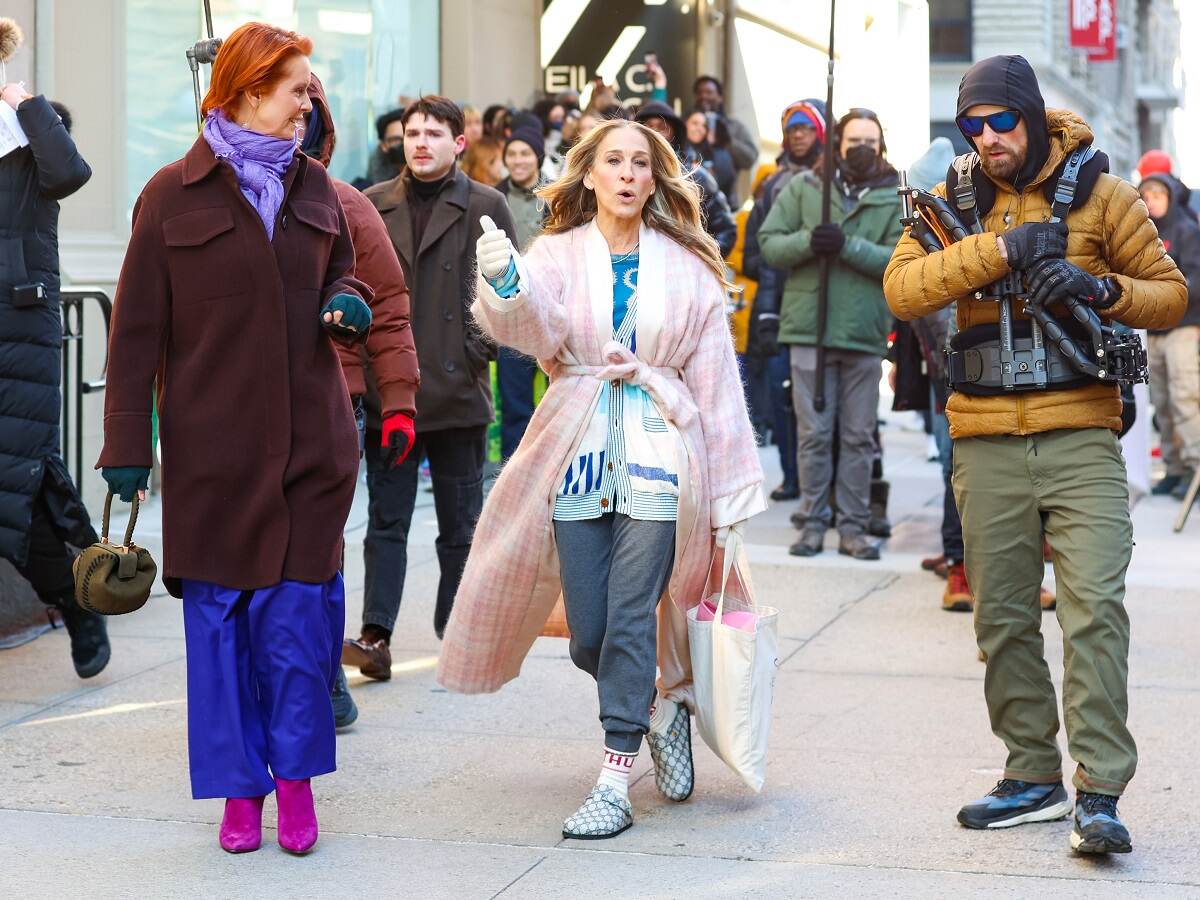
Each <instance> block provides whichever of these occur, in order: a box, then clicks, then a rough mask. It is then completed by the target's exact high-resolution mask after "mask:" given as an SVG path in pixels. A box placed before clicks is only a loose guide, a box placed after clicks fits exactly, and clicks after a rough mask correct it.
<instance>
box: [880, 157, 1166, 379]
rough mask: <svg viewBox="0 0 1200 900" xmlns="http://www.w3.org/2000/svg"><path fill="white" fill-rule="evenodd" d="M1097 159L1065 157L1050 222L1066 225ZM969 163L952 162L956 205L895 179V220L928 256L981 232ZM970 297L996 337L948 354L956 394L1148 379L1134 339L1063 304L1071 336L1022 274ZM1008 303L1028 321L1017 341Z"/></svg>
mask: <svg viewBox="0 0 1200 900" xmlns="http://www.w3.org/2000/svg"><path fill="white" fill-rule="evenodd" d="M1094 152H1095V151H1094V150H1093V149H1092V148H1091V147H1087V148H1082V149H1079V150H1076V151H1075V152H1073V153H1072V154H1071V156H1070V157H1069V158H1068V161H1067V165H1066V167H1065V168H1064V171H1063V175H1062V177H1061V178H1060V179H1059V182H1058V185H1057V187H1056V189H1055V196H1054V204H1053V215H1052V217H1051V219H1050V221H1052V222H1059V221H1062V220H1063V218H1065V216H1066V214H1067V212H1068V211H1069V210H1070V208H1071V202H1072V200H1074V197H1075V189H1076V187H1077V185H1078V182H1077V177H1078V174H1079V169H1080V168H1081V166H1082V165H1083V163H1085V162H1086V161H1087V160H1088V159H1089V158H1090V157H1091V155H1092V153H1094ZM974 159H975V154H968V155H966V156H961V157H959V158H958V159H957V160H956V161H955V165H956V167H957V169H958V184H957V185H956V187H955V190H954V195H955V196H954V206H951V205H950V203H949V202H948V201H946V200H944V199H943V198H941V197H938V196H936V195H935V194H931V193H929V192H927V191H922V190H919V189H917V188H914V187H911V186H910V185H909V184H908V179H907V173H905V172H901V173H900V187H899V188H898V189H897V193H899V195H900V199H901V202H902V204H903V209H904V214H903V215H902V216H901V218H900V221H901V223H902V224H904V225H905V226H908V227H909V229H910V233H911V234H912V236H913V237H914V238H916V240H917V241H918V242H919V243H920V244H921V246H922V247H923V248H924V249H925V251H926V252H927V253H933V252H936V251H938V250H944V249H945V248H946V247H948V246H950V244H953V243H956V242H958V241H961V240H962V239H963V238H964V237H966V236H967V235H969V234H981V233H982V232H983V229H982V226H981V225H980V222H979V216H978V210H977V208H976V201H975V189H974V185H973V184H972V183H971V169H972V167H973V163H974ZM956 208H957V211H956ZM974 298H975V299H976V300H994V301H996V302H998V303H999V304H1000V309H999V322H998V331H999V336H998V339H997V340H991V341H983V342H980V343H978V344H976V345H975V346H973V347H971V348H970V349H969V350H966V351H960V350H952V349H947V350H946V351H945V353H946V356H947V359H946V363H947V365H946V372H947V374H948V378H949V380H950V382H951V387H954V388H955V389H966V390H967V392H972V391H971V390H970V387H969V386H970V385H978V386H981V387H983V386H986V389H984V390H978V391H975V392H977V393H1006V392H1009V391H1031V390H1045V389H1047V388H1052V387H1066V386H1068V384H1070V383H1071V382H1072V381H1078V380H1079V377H1080V376H1083V378H1084V379H1086V380H1095V381H1101V382H1106V383H1110V384H1136V383H1138V382H1144V381H1147V380H1148V368H1147V361H1146V351H1145V349H1144V348H1143V347H1142V342H1141V338H1140V337H1139V336H1138V335H1137V334H1136V333H1132V332H1125V333H1122V332H1117V331H1115V330H1114V329H1113V328H1112V327H1110V326H1108V325H1104V324H1103V323H1102V322H1101V320H1100V317H1099V316H1098V315H1096V313H1095V311H1094V310H1093V309H1092V308H1091V307H1090V306H1088V305H1087V304H1086V303H1085V302H1083V301H1082V300H1080V299H1078V298H1076V297H1071V298H1068V299H1067V300H1066V301H1065V304H1064V305H1065V306H1066V308H1067V311H1068V312H1070V314H1071V317H1072V320H1073V321H1072V325H1071V326H1067V327H1070V329H1071V331H1073V332H1075V333H1076V334H1075V335H1072V334H1069V333H1068V330H1067V327H1064V323H1063V322H1060V321H1059V320H1057V319H1055V318H1054V317H1053V316H1052V315H1050V312H1049V310H1047V309H1046V308H1045V306H1043V305H1042V304H1040V303H1036V302H1035V301H1034V300H1033V298H1032V297H1031V296H1030V294H1029V293H1028V291H1026V290H1025V289H1024V286H1023V284H1022V280H1021V273H1020V272H1015V271H1014V272H1010V273H1008V274H1007V275H1005V276H1004V277H1003V278H1002V279H1000V280H999V281H998V282H996V283H995V284H993V285H990V286H989V287H988V288H987V289H985V290H977V291H975V292H974ZM1013 301H1019V302H1020V303H1021V304H1022V305H1021V311H1022V312H1023V313H1024V314H1025V315H1026V316H1028V317H1029V320H1030V321H1029V336H1028V337H1024V336H1014V333H1013V332H1014V329H1013ZM1046 338H1049V340H1050V344H1049V345H1047V343H1046ZM993 387H994V388H998V389H997V390H993V389H992V388H993Z"/></svg>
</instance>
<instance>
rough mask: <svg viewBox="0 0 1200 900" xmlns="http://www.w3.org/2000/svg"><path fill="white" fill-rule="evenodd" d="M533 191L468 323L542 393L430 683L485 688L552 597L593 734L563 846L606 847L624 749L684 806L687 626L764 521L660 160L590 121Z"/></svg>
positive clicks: (688, 763) (646, 146) (505, 671)
mask: <svg viewBox="0 0 1200 900" xmlns="http://www.w3.org/2000/svg"><path fill="white" fill-rule="evenodd" d="M539 193H540V195H541V196H542V198H543V199H544V200H546V201H547V202H548V204H549V217H548V219H547V222H546V227H545V233H544V235H543V236H542V237H541V238H539V239H538V240H537V241H536V242H535V243H534V244H533V246H532V247H531V248H530V250H529V252H528V256H527V257H526V258H522V257H520V256H519V255H518V254H517V253H516V251H515V250H514V249H513V248H512V246H511V244H510V242H509V241H508V239H507V237H506V236H505V234H504V232H503V231H500V230H498V229H496V228H495V226H494V225H493V224H492V223H490V222H488V221H484V222H483V228H484V233H483V235H482V236H481V237H480V239H479V244H478V248H477V252H478V261H479V281H478V298H477V299H476V301H475V304H474V306H473V307H472V312H473V314H474V316H475V319H476V321H477V322H478V323H479V325H480V326H481V327H482V328H483V329H484V330H485V331H486V332H488V333H489V334H490V335H492V337H494V338H495V339H496V341H497V342H498V343H500V344H503V345H505V346H507V347H512V348H513V349H515V350H517V351H518V352H521V353H525V354H528V355H530V356H533V357H535V358H536V359H537V360H538V362H539V364H540V365H541V367H542V368H543V369H545V370H546V372H547V373H548V374H549V375H550V388H549V390H548V391H547V392H546V396H545V398H544V399H543V400H542V402H541V404H540V405H539V407H538V408H537V411H536V412H535V413H534V416H533V419H532V421H531V422H530V423H529V428H528V430H527V431H526V433H525V437H524V439H523V440H522V441H521V444H520V447H519V448H518V449H517V451H516V453H515V454H514V455H513V457H512V459H511V460H510V461H509V462H508V464H507V465H506V466H505V468H504V470H503V471H502V472H501V474H500V477H499V479H498V480H497V482H496V485H495V487H494V489H493V490H492V492H491V495H490V496H489V497H488V500H487V503H486V504H485V506H484V508H483V513H482V515H481V516H480V519H479V524H478V526H477V527H476V530H475V538H474V542H473V546H472V549H471V556H470V558H469V559H468V561H467V567H466V571H465V572H464V574H463V579H462V583H461V586H460V587H459V590H458V595H457V598H456V600H455V605H454V612H453V614H452V615H451V618H450V622H449V625H448V627H447V630H446V635H445V645H444V647H443V650H442V656H441V661H440V665H439V669H438V678H439V680H440V681H441V683H442V684H443V685H445V686H446V687H447V688H449V689H451V690H454V691H461V692H464V693H478V692H483V691H494V690H497V689H499V688H500V686H501V685H503V684H504V683H505V682H506V681H509V680H510V679H512V678H515V677H516V676H517V674H518V673H519V671H520V668H521V663H522V661H523V659H524V658H525V655H526V654H527V653H528V652H529V648H530V647H531V645H532V644H533V641H534V639H535V638H536V637H537V636H538V634H539V632H540V631H541V630H542V628H543V626H544V625H545V623H546V620H547V618H548V617H549V615H550V613H551V611H552V610H553V608H554V605H555V603H556V602H557V600H558V599H559V597H560V596H561V597H562V599H563V602H564V605H565V610H566V619H567V625H568V627H569V629H570V632H571V646H570V650H571V658H572V660H573V661H574V662H575V664H576V665H577V666H578V667H579V668H581V669H583V670H584V671H586V672H588V673H589V674H590V675H592V676H593V677H594V678H595V679H596V684H597V690H598V694H599V701H600V721H601V724H602V725H603V728H604V752H603V754H602V767H601V771H600V777H599V779H598V781H597V783H596V786H595V787H594V788H593V789H592V791H591V793H590V794H589V795H588V797H587V799H586V800H585V801H584V803H583V805H582V806H581V807H580V808H579V810H578V811H577V812H576V813H575V814H574V815H572V816H570V817H569V818H568V819H567V820H566V822H565V823H564V825H563V835H564V837H568V838H590V839H595V838H607V837H612V836H614V835H616V834H619V833H620V832H622V831H624V830H625V829H626V828H628V827H629V826H630V825H632V824H633V810H632V807H631V806H630V803H629V792H628V782H629V773H630V770H631V769H632V766H633V761H634V758H635V757H636V755H637V753H638V750H639V749H640V746H641V743H642V739H643V736H644V737H645V738H646V742H647V743H648V744H649V746H650V753H651V756H652V758H653V761H654V772H655V783H656V784H657V786H658V789H659V790H660V791H661V792H662V793H663V794H664V795H665V796H667V797H669V798H670V799H673V800H680V801H682V800H686V799H687V798H688V797H689V796H690V795H691V792H692V787H693V783H694V777H693V769H692V752H691V720H690V713H689V704H690V703H691V699H692V698H691V666H690V660H689V653H688V642H687V619H686V611H687V609H688V608H689V607H690V606H694V605H696V604H697V603H698V602H699V601H700V599H701V596H700V595H701V593H702V591H703V588H704V583H705V579H706V576H707V573H708V565H709V561H710V558H711V555H712V552H713V544H714V541H716V542H717V543H723V542H724V537H725V535H726V534H727V533H728V531H729V529H731V528H738V527H740V526H741V523H743V522H744V521H745V520H746V519H748V518H749V517H750V516H752V515H755V514H756V513H758V512H761V511H762V510H763V509H764V508H765V506H766V504H765V501H764V499H763V494H762V478H763V475H762V469H761V467H760V465H759V462H758V454H757V451H756V448H755V443H754V435H753V432H752V430H751V427H750V421H749V417H748V416H747V413H746V405H745V400H744V398H743V394H742V387H741V379H740V377H739V375H738V369H737V363H736V361H735V359H734V352H733V343H732V339H731V337H730V333H729V326H728V322H727V319H726V312H725V302H726V289H727V287H728V285H727V284H726V282H725V268H724V264H723V263H722V261H721V257H720V252H719V251H718V249H717V245H716V243H715V242H714V241H713V240H712V238H710V237H709V236H708V235H707V234H706V233H705V231H704V228H703V225H702V223H701V218H700V204H699V191H698V190H697V188H696V185H695V183H694V182H693V181H692V180H691V178H690V177H689V176H688V174H687V173H686V172H685V171H684V170H683V169H682V168H681V166H680V162H679V160H678V158H677V157H676V155H675V153H674V151H673V150H672V149H671V147H670V145H669V144H668V143H667V142H666V141H665V140H664V139H663V138H661V137H659V136H658V135H657V134H655V133H654V132H653V131H651V130H649V129H647V128H646V127H644V126H642V125H638V124H635V123H632V122H626V121H620V120H618V121H611V122H608V123H605V124H604V125H601V126H600V127H598V128H596V129H595V130H594V131H592V132H591V133H590V134H589V135H588V136H587V137H586V138H585V139H584V140H583V141H581V142H580V144H579V145H578V146H576V147H575V148H574V149H573V150H572V151H571V153H570V155H569V156H568V158H567V168H566V171H565V172H564V174H563V176H562V178H561V179H560V180H559V181H557V182H555V183H554V184H552V185H550V186H548V187H546V188H543V189H542V190H541V191H540V192H539ZM660 600H661V602H660ZM656 670H657V675H658V677H657V688H656V679H655V676H656Z"/></svg>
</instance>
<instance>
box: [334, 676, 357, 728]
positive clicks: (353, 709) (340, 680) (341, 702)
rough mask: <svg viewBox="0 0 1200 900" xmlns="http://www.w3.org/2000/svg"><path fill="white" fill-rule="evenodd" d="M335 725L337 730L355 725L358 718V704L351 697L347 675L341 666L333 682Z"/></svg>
mask: <svg viewBox="0 0 1200 900" xmlns="http://www.w3.org/2000/svg"><path fill="white" fill-rule="evenodd" d="M330 699H331V700H332V701H333V724H334V726H335V727H337V728H345V727H346V726H348V725H353V724H354V721H355V719H357V718H358V704H357V703H355V702H354V698H353V697H352V696H350V686H349V685H348V684H346V673H345V672H344V671H343V670H342V667H341V666H338V667H337V675H336V676H335V678H334V680H333V693H332V694H331V695H330Z"/></svg>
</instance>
